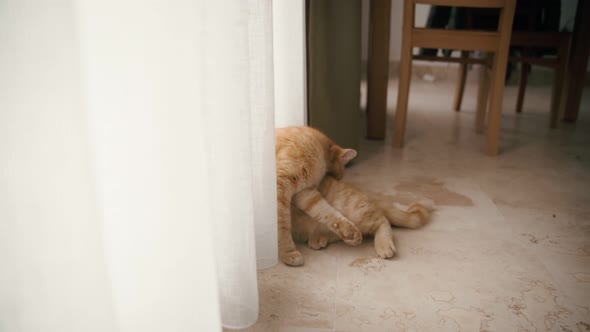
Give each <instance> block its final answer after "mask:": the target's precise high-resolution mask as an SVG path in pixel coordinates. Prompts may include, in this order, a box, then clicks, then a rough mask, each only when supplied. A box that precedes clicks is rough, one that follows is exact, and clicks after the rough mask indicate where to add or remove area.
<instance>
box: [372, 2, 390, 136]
mask: <svg viewBox="0 0 590 332" xmlns="http://www.w3.org/2000/svg"><path fill="white" fill-rule="evenodd" d="M370 6H371V7H370V13H369V64H368V68H367V138H369V139H384V138H385V124H386V121H385V119H386V117H387V116H386V114H387V82H388V78H389V77H388V73H389V30H390V28H389V21H390V16H391V0H371V1H370Z"/></svg>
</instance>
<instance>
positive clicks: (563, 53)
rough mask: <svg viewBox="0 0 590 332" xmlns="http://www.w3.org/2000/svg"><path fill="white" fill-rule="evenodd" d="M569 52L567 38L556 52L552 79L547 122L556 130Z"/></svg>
mask: <svg viewBox="0 0 590 332" xmlns="http://www.w3.org/2000/svg"><path fill="white" fill-rule="evenodd" d="M568 51H569V38H568V39H567V40H565V41H562V45H561V46H560V47H559V49H558V50H557V58H558V59H559V63H558V65H557V67H555V69H554V72H555V76H554V78H553V91H552V93H551V116H550V120H549V127H550V128H556V127H557V120H559V113H560V109H561V106H562V102H561V101H562V98H561V97H562V95H563V86H564V81H565V74H566V69H567V55H568Z"/></svg>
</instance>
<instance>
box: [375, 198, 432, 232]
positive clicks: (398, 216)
mask: <svg viewBox="0 0 590 332" xmlns="http://www.w3.org/2000/svg"><path fill="white" fill-rule="evenodd" d="M379 196H381V197H379V198H378V199H375V200H374V201H373V202H374V203H376V204H377V206H378V207H379V208H380V209H381V210H382V211H383V214H384V215H385V217H386V218H387V219H388V220H389V223H390V224H391V225H392V226H397V227H406V228H418V227H422V226H424V225H425V224H426V223H427V222H428V219H429V218H430V212H431V211H433V210H434V204H433V203H432V201H430V200H418V201H416V202H413V203H412V204H410V205H409V206H408V209H407V210H406V211H403V210H401V209H398V208H397V207H396V206H395V204H394V201H393V199H392V198H391V197H389V196H384V195H379Z"/></svg>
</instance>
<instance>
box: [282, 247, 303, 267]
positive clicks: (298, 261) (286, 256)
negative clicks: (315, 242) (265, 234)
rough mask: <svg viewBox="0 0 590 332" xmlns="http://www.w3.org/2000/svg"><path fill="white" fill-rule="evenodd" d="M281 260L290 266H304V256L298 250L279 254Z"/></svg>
mask: <svg viewBox="0 0 590 332" xmlns="http://www.w3.org/2000/svg"><path fill="white" fill-rule="evenodd" d="M279 258H280V259H281V261H282V262H283V263H285V264H287V265H290V266H300V265H303V255H301V253H300V252H299V251H297V250H289V251H285V252H279Z"/></svg>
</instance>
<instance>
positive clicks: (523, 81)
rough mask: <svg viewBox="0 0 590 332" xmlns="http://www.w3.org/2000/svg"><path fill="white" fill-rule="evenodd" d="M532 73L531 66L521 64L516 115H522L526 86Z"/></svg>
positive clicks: (524, 63)
mask: <svg viewBox="0 0 590 332" xmlns="http://www.w3.org/2000/svg"><path fill="white" fill-rule="evenodd" d="M530 72H531V65H530V64H528V63H526V62H523V63H521V64H520V80H519V82H518V97H516V113H522V105H523V104H524V94H525V91H526V85H527V82H528V79H529V73H530Z"/></svg>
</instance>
